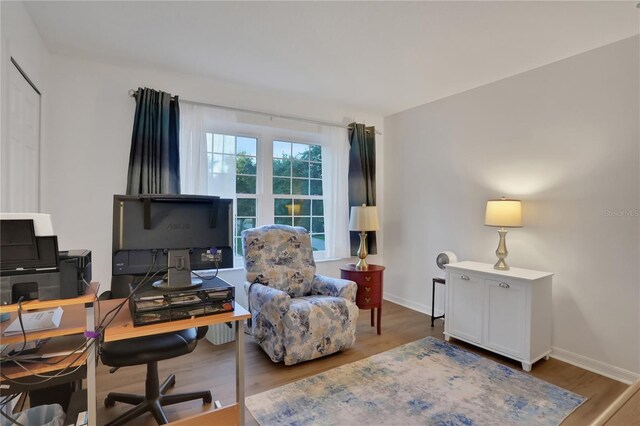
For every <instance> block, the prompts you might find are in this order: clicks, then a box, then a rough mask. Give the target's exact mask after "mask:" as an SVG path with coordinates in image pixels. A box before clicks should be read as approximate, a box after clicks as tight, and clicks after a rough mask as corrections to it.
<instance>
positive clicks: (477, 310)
mask: <svg viewBox="0 0 640 426" xmlns="http://www.w3.org/2000/svg"><path fill="white" fill-rule="evenodd" d="M552 276H553V274H551V273H549V272H540V271H532V270H528V269H519V268H511V269H510V270H509V271H498V270H495V269H493V265H491V264H487V263H478V262H458V263H451V264H449V265H447V286H446V287H447V309H446V315H447V318H446V321H445V323H444V334H445V339H446V340H447V341H448V340H449V339H450V338H451V337H454V338H456V339H460V340H464V341H465V342H468V343H472V344H474V345H477V346H480V347H482V348H485V349H488V350H490V351H492V352H496V353H498V354H501V355H504V356H507V357H509V358H512V359H515V360H518V361H520V362H521V363H522V368H523V369H524V370H525V371H531V364H533V363H534V362H536V361H538V360H539V359H541V358H547V357H548V356H549V353H550V352H551V278H552Z"/></svg>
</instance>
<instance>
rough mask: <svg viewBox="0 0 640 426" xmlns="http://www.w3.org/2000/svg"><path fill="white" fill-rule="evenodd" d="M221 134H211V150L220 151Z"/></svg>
mask: <svg viewBox="0 0 640 426" xmlns="http://www.w3.org/2000/svg"><path fill="white" fill-rule="evenodd" d="M222 140H223V137H222V135H213V152H218V153H221V152H222Z"/></svg>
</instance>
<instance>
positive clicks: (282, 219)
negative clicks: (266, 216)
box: [273, 216, 292, 226]
mask: <svg viewBox="0 0 640 426" xmlns="http://www.w3.org/2000/svg"><path fill="white" fill-rule="evenodd" d="M291 220H292V218H291V217H288V216H276V217H274V218H273V221H274V223H275V224H276V225H289V226H291Z"/></svg>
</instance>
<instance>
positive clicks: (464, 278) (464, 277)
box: [460, 275, 469, 281]
mask: <svg viewBox="0 0 640 426" xmlns="http://www.w3.org/2000/svg"><path fill="white" fill-rule="evenodd" d="M460 278H462V279H463V280H465V281H469V275H462V276H461V277H460Z"/></svg>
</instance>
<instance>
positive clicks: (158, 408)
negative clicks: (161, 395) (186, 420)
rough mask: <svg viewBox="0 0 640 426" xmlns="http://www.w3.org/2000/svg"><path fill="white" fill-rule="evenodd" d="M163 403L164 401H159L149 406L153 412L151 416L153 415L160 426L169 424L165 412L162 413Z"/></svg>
mask: <svg viewBox="0 0 640 426" xmlns="http://www.w3.org/2000/svg"><path fill="white" fill-rule="evenodd" d="M161 401H162V400H157V399H156V400H155V401H152V402H151V403H150V404H149V410H150V411H151V414H153V418H155V419H156V422H158V424H159V425H165V424H167V423H169V419H167V416H166V415H165V414H164V411H162V404H161Z"/></svg>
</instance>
